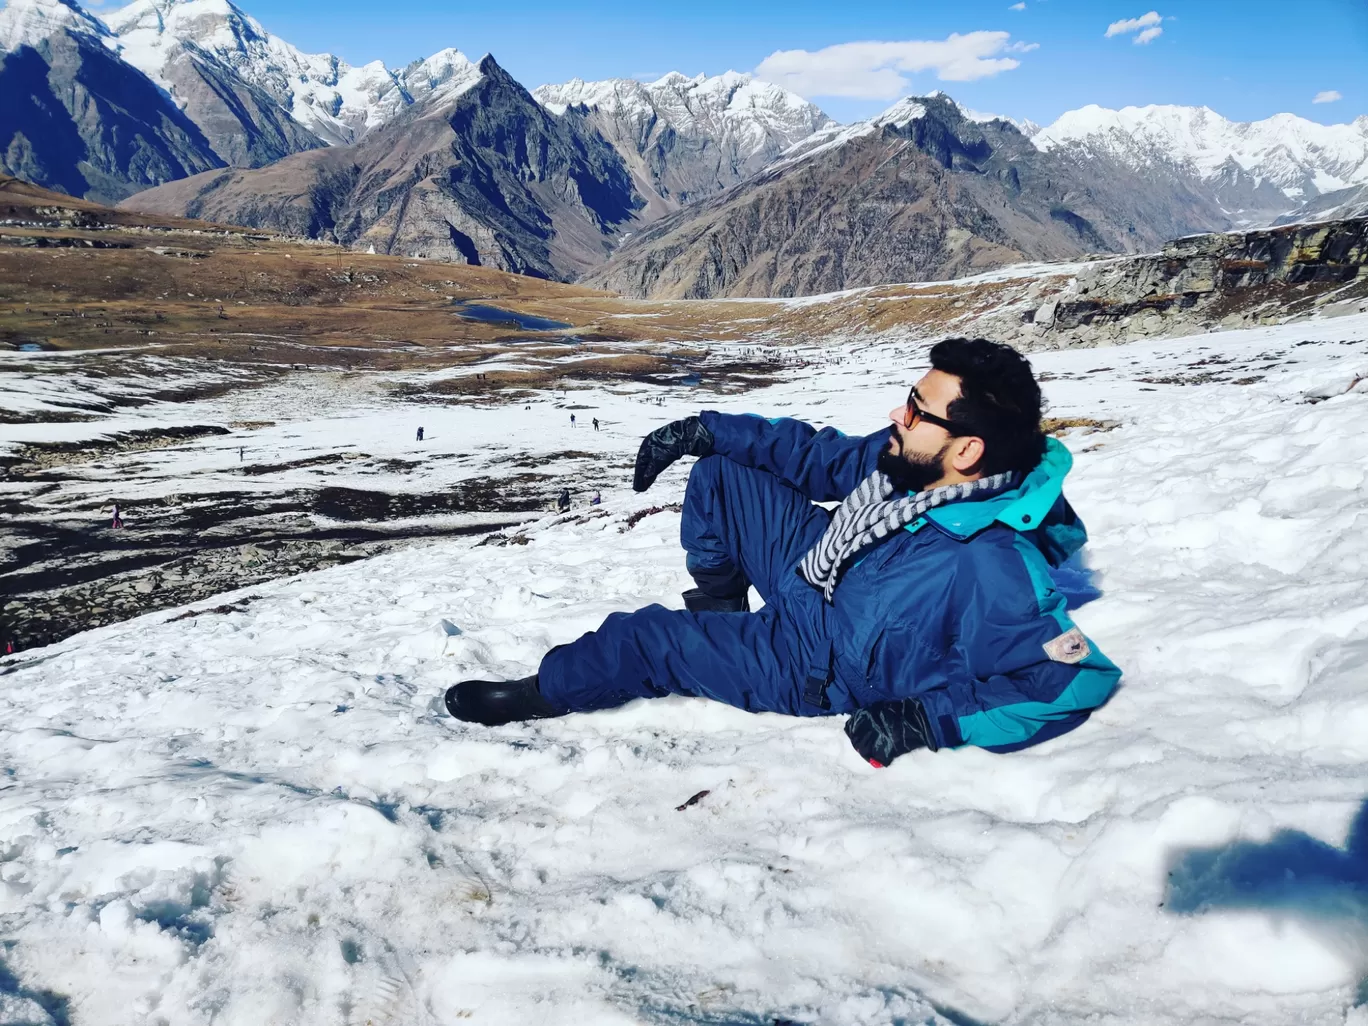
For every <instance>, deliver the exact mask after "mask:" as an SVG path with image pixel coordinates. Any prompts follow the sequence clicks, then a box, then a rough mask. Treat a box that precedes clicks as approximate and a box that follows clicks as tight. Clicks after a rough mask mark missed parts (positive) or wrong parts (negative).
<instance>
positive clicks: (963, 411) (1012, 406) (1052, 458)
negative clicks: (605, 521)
mask: <svg viewBox="0 0 1368 1026" xmlns="http://www.w3.org/2000/svg"><path fill="white" fill-rule="evenodd" d="M931 366H932V369H931V370H930V371H929V372H928V373H927V374H926V375H925V376H924V377H923V378H922V379H921V380H920V381H918V382H917V383H916V385H915V386H913V388H912V391H911V393H910V394H909V395H908V397H907V402H906V403H905V404H903V405H901V406H898V407H897V408H896V409H894V410H893V411H892V412H891V413H890V414H889V418H890V419H891V420H892V422H893V423H892V426H891V428H888V429H884V430H879V431H876V432H875V433H874V434H872V435H868V436H866V437H864V438H849V437H846V436H845V435H842V434H841V433H840V432H839V431H836V430H835V429H833V428H823V429H822V430H821V431H817V430H815V429H814V428H812V427H811V426H809V425H807V424H803V423H801V422H799V421H796V420H787V419H785V420H765V419H763V418H760V417H755V416H750V415H739V416H738V415H730V414H724V413H716V412H714V411H711V410H706V411H704V412H703V413H702V414H701V415H699V416H697V417H690V418H688V419H687V420H681V421H676V422H674V423H673V424H668V425H666V426H665V427H662V428H659V429H658V430H656V431H654V432H652V433H651V434H650V435H648V436H647V437H646V439H645V441H644V442H642V445H641V451H640V452H639V453H638V455H637V463H636V479H635V481H634V482H633V487H634V488H635V489H636V490H637V491H644V490H645V489H646V488H648V487H650V485H651V483H652V482H653V481H654V480H655V479H656V476H657V475H658V474H659V473H660V472H661V471H662V470H664V469H665V468H666V467H667V466H669V465H670V464H671V463H672V462H674V461H675V460H677V459H679V458H680V457H681V456H698V457H701V458H700V459H699V461H698V462H697V463H696V464H695V465H694V467H693V470H692V472H691V473H690V475H689V483H688V487H687V488H686V489H685V492H684V510H683V521H682V524H681V526H680V539H681V541H682V543H683V545H684V550H685V553H686V557H685V563H686V566H687V567H688V570H689V573H690V574H691V575H692V576H693V579H694V581H695V583H696V584H697V587H696V588H694V589H693V590H691V591H687V592H685V593H684V606H685V608H684V609H682V610H674V609H666V608H665V607H664V606H659V605H652V606H647V607H646V608H645V609H639V610H637V611H636V612H635V613H614V614H613V615H612V616H610V617H608V619H607V620H605V621H604V623H603V626H602V627H600V628H599V629H598V630H596V631H593V632H591V633H589V634H586V635H584V636H583V637H581V638H580V639H579V640H578V641H574V642H571V643H570V644H568V645H562V646H560V647H559V648H555V649H553V650H552V651H551V652H549V653H547V655H546V657H545V658H544V659H543V660H542V662H541V667H540V670H539V672H538V673H537V674H536V675H535V676H532V677H527V678H525V679H523V680H519V681H511V682H504V683H495V682H490V681H464V682H462V683H460V684H457V685H455V686H454V687H452V688H451V689H450V690H449V691H448V692H447V695H446V704H447V708H448V709H449V710H450V712H451V714H452V716H454V717H456V718H457V719H461V720H470V721H473V722H476V723H484V724H490V725H497V724H501V723H508V722H512V721H515V720H530V719H537V718H541V717H547V716H561V715H564V714H565V713H569V712H588V711H591V710H595V709H609V708H612V707H614V706H618V705H622V704H623V703H625V702H630V701H631V700H632V699H634V698H655V697H658V696H661V695H667V694H677V695H694V696H702V697H706V698H712V699H715V700H717V701H719V702H726V703H728V704H729V705H735V706H738V707H740V708H742V709H748V710H750V711H752V712H759V711H762V710H763V711H767V712H780V713H788V714H789V715H792V716H831V715H835V714H837V713H849V714H850V718H849V719H848V720H847V721H846V725H845V731H846V734H847V735H848V736H849V738H850V742H851V744H852V745H854V747H855V750H856V751H857V752H859V754H860V755H861V756H863V757H864V758H866V759H868V760H869V761H870V762H871V763H873V764H874V765H875V766H885V765H887V764H888V763H890V762H892V761H893V760H894V759H896V758H897V757H898V756H900V755H903V754H904V753H906V752H909V751H912V750H913V749H916V748H929V749H931V750H932V751H935V750H937V749H940V748H953V747H957V746H959V745H979V746H981V747H984V748H987V749H990V750H992V751H996V752H1010V751H1013V750H1015V749H1018V748H1023V747H1025V746H1027V745H1032V744H1036V743H1037V742H1040V741H1044V740H1046V739H1048V738H1052V737H1056V736H1057V735H1059V734H1062V733H1064V732H1065V731H1067V730H1071V729H1072V728H1074V727H1076V726H1078V725H1079V724H1080V723H1082V722H1083V721H1084V720H1085V719H1087V717H1088V713H1089V712H1090V711H1091V710H1093V709H1094V708H1096V707H1097V706H1098V705H1100V704H1101V703H1102V702H1104V701H1105V700H1106V699H1107V697H1108V696H1109V695H1110V694H1111V693H1112V691H1113V690H1114V689H1115V688H1116V684H1117V680H1118V679H1119V677H1120V675H1121V674H1120V671H1119V670H1118V669H1117V668H1116V666H1115V665H1113V664H1112V662H1111V661H1110V660H1108V659H1107V658H1106V657H1105V656H1104V655H1102V653H1101V652H1099V651H1098V650H1097V646H1096V645H1094V644H1093V643H1092V642H1090V641H1089V640H1088V639H1087V638H1086V637H1084V635H1083V633H1082V632H1081V631H1080V630H1079V629H1078V628H1077V627H1075V626H1074V624H1073V622H1072V621H1071V620H1070V619H1069V616H1068V614H1067V613H1066V612H1065V602H1064V598H1063V596H1061V595H1060V594H1059V593H1058V592H1057V591H1055V590H1054V588H1053V586H1052V585H1051V581H1050V575H1049V566H1050V565H1055V566H1057V565H1059V564H1060V563H1061V562H1062V561H1063V560H1065V559H1067V558H1068V557H1069V556H1070V555H1071V554H1072V553H1074V552H1076V551H1077V550H1078V548H1079V547H1080V546H1081V545H1082V544H1083V542H1084V541H1085V540H1086V538H1087V535H1086V533H1085V531H1084V529H1083V524H1082V522H1081V521H1080V520H1079V519H1078V517H1077V516H1076V515H1075V514H1074V511H1073V509H1072V508H1071V507H1070V506H1069V504H1068V503H1067V502H1066V501H1065V500H1064V497H1063V495H1062V494H1061V488H1062V486H1063V483H1064V475H1065V474H1066V473H1067V472H1068V470H1069V467H1070V465H1071V464H1072V462H1073V461H1072V458H1071V457H1070V455H1069V452H1068V450H1067V449H1065V448H1064V446H1063V445H1061V444H1060V443H1059V442H1057V441H1055V440H1054V439H1052V438H1046V437H1045V436H1044V435H1043V433H1042V431H1041V427H1040V413H1041V398H1040V386H1039V385H1037V384H1036V381H1035V377H1034V376H1033V374H1032V373H1031V368H1030V364H1028V363H1027V362H1026V359H1025V358H1024V357H1023V356H1021V355H1020V354H1019V353H1017V352H1016V351H1015V350H1013V349H1012V348H1010V347H1008V346H1005V345H1001V344H999V343H995V342H989V341H987V340H985V339H949V340H947V341H944V342H941V343H939V344H938V345H936V346H935V347H934V348H933V349H932V350H931ZM837 499H840V500H843V501H842V502H841V504H840V505H839V506H838V507H837V508H836V509H835V510H834V511H830V512H829V511H827V510H826V509H823V508H822V507H820V506H815V505H813V503H814V502H828V501H832V500H837ZM751 585H754V586H755V588H756V590H757V591H758V592H759V593H760V595H761V597H762V598H763V599H764V600H765V606H764V608H763V609H761V610H760V611H759V612H755V613H752V612H749V611H748V610H749V605H748V602H747V589H748V588H749V587H750V586H751Z"/></svg>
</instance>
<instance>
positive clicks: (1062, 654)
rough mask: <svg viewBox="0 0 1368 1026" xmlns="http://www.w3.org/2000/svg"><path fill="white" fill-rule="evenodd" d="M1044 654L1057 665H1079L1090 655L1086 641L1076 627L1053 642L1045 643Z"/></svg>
mask: <svg viewBox="0 0 1368 1026" xmlns="http://www.w3.org/2000/svg"><path fill="white" fill-rule="evenodd" d="M1042 647H1043V648H1044V649H1045V654H1046V655H1047V656H1049V657H1050V658H1051V659H1053V660H1054V661H1055V662H1057V663H1081V662H1082V661H1083V660H1084V659H1087V658H1088V656H1090V655H1091V654H1092V649H1091V648H1089V647H1088V639H1087V638H1085V637H1084V636H1083V632H1082V631H1080V630H1079V629H1078V628H1077V627H1075V628H1073V629H1072V630H1068V631H1065V632H1064V633H1063V634H1061V635H1060V636H1059V637H1057V638H1055V639H1054V640H1053V641H1047V642H1045V644H1044V646H1042Z"/></svg>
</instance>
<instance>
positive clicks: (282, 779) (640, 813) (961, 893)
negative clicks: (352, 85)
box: [0, 317, 1368, 1026]
mask: <svg viewBox="0 0 1368 1026" xmlns="http://www.w3.org/2000/svg"><path fill="white" fill-rule="evenodd" d="M1366 340H1368V317H1352V318H1341V319H1338V320H1334V321H1326V322H1320V323H1311V324H1301V325H1293V326H1285V327H1280V328H1273V329H1257V330H1250V331H1243V332H1232V333H1226V334H1219V335H1206V336H1200V337H1195V338H1188V339H1184V340H1181V341H1172V342H1158V343H1144V344H1139V343H1137V344H1134V345H1130V346H1126V347H1122V348H1114V349H1094V350H1075V351H1068V352H1060V353H1050V354H1037V355H1035V356H1033V357H1032V360H1033V363H1034V364H1035V366H1036V367H1037V369H1038V371H1041V372H1046V373H1047V374H1048V375H1050V380H1049V383H1048V385H1047V388H1048V394H1049V396H1050V399H1051V400H1052V403H1053V409H1052V411H1051V412H1052V414H1054V415H1055V416H1086V417H1093V418H1098V419H1103V420H1109V421H1116V422H1119V424H1120V426H1119V427H1117V428H1115V429H1114V430H1110V431H1105V432H1099V431H1093V432H1089V431H1085V430H1079V431H1076V432H1075V433H1073V434H1072V435H1071V436H1070V437H1069V438H1068V439H1067V441H1068V443H1069V445H1070V447H1071V448H1072V449H1073V450H1074V452H1075V453H1076V456H1077V463H1076V466H1075V470H1074V472H1073V475H1072V478H1071V481H1070V485H1069V488H1068V494H1069V496H1070V498H1071V500H1072V501H1073V503H1074V504H1075V506H1077V507H1078V509H1079V511H1080V512H1081V514H1082V515H1083V517H1084V518H1085V519H1086V521H1087V522H1088V525H1089V528H1090V531H1091V535H1092V541H1091V544H1090V545H1089V547H1088V549H1087V550H1086V559H1085V561H1084V565H1083V566H1080V567H1075V568H1073V569H1072V570H1070V571H1069V572H1067V573H1066V574H1065V575H1064V578H1065V580H1064V583H1065V584H1066V586H1067V588H1068V590H1069V591H1070V592H1071V593H1072V594H1075V595H1077V596H1078V597H1079V599H1080V601H1083V602H1084V604H1082V605H1081V606H1080V608H1078V609H1077V610H1076V613H1075V615H1076V617H1077V619H1078V621H1079V623H1080V624H1081V625H1082V626H1083V628H1084V629H1085V630H1086V631H1087V632H1088V633H1089V634H1090V635H1091V636H1092V637H1093V638H1094V639H1095V640H1096V641H1097V642H1098V643H1099V644H1100V645H1101V647H1102V648H1103V649H1104V650H1105V651H1106V652H1107V654H1108V655H1109V656H1111V658H1112V659H1114V660H1115V661H1116V662H1117V663H1118V664H1119V665H1120V666H1121V667H1122V668H1123V669H1124V670H1125V672H1126V676H1125V679H1124V681H1123V687H1122V690H1121V691H1120V692H1119V693H1118V695H1117V696H1116V697H1115V698H1114V699H1113V701H1112V702H1111V703H1110V704H1109V705H1108V706H1106V707H1105V708H1104V709H1102V710H1101V711H1100V712H1099V713H1097V714H1096V715H1095V716H1094V717H1093V718H1092V720H1091V721H1090V722H1089V723H1088V724H1086V725H1085V726H1084V727H1082V728H1080V729H1079V730H1077V731H1075V732H1073V733H1071V734H1069V735H1066V736H1065V737H1062V738H1060V739H1057V740H1055V741H1052V742H1050V743H1048V744H1045V745H1042V746H1040V747H1037V748H1035V749H1032V750H1029V751H1027V752H1023V753H1018V754H1014V755H1007V756H999V755H991V754H988V753H985V752H982V751H978V750H962V751H955V752H940V753H934V754H933V753H928V752H920V753H916V754H913V755H911V756H908V757H905V758H903V759H900V760H899V761H898V762H897V763H896V764H895V765H894V766H892V767H891V768H889V769H886V770H881V771H878V770H874V769H871V768H870V767H869V766H868V765H867V764H865V763H864V762H863V761H862V760H860V759H859V758H858V757H857V756H855V754H854V753H853V752H852V751H851V750H850V748H849V746H848V744H847V742H846V739H845V737H844V736H843V734H842V733H841V729H840V721H839V719H833V720H795V719H788V718H783V717H778V716H771V715H760V716H754V715H749V714H746V713H743V712H740V711H737V710H733V709H729V708H725V707H721V706H716V705H712V704H709V703H706V702H703V701H696V700H685V699H666V700H659V701H655V702H649V703H646V702H639V703H636V704H634V705H632V706H629V707H626V708H624V709H621V710H617V711H614V712H609V713H600V714H595V715H584V716H571V717H567V718H565V719H563V720H558V721H549V722H544V723H539V724H535V725H530V726H510V727H506V728H499V729H486V728H480V727H472V726H467V725H463V724H458V723H455V722H453V721H452V720H451V719H449V718H448V717H446V716H445V715H444V714H443V713H442V712H441V703H440V695H441V693H442V691H443V689H445V688H446V687H447V686H448V685H449V684H451V683H453V682H455V681H457V680H461V679H463V678H467V677H472V676H485V675H497V676H505V675H507V676H520V675H522V674H525V673H527V672H530V671H531V670H532V669H534V668H535V667H536V665H537V662H538V660H539V658H540V656H541V654H542V653H543V652H544V651H545V650H546V649H547V648H548V647H549V646H551V645H554V644H558V643H560V642H564V641H567V640H570V639H572V638H574V637H576V636H577V635H578V634H579V633H581V632H582V631H585V630H588V629H592V628H593V627H595V626H596V625H597V624H598V623H599V622H600V620H601V619H602V618H603V617H604V616H605V615H606V614H607V613H609V612H611V611H613V610H618V609H630V608H634V607H636V606H639V605H642V604H645V603H648V602H652V601H659V602H664V603H667V604H678V602H679V598H678V593H679V592H680V590H682V589H683V588H684V587H685V586H686V585H687V583H688V582H687V579H686V575H685V573H684V569H683V561H682V558H681V554H680V551H679V549H678V544H677V529H678V515H677V514H674V513H671V512H668V511H663V512H659V513H655V514H654V515H650V516H646V517H645V518H643V519H641V520H640V521H639V522H638V523H636V525H635V526H634V527H632V528H631V529H630V530H627V529H626V528H627V515H628V514H629V513H631V512H632V511H633V510H637V509H641V508H644V507H646V506H649V505H652V504H656V503H665V502H669V501H677V500H678V498H679V496H680V493H681V491H682V487H683V482H684V480H685V474H686V469H687V468H685V467H682V466H681V467H677V468H674V469H672V470H671V471H670V472H669V473H667V474H666V475H665V476H664V477H663V478H662V480H661V481H660V482H659V483H658V484H657V485H656V486H655V488H653V489H652V491H651V492H648V493H647V494H646V495H644V496H634V495H632V494H631V493H630V492H628V491H627V490H626V489H625V487H624V488H622V489H620V490H618V491H607V492H605V500H606V505H605V507H604V510H603V515H601V516H596V515H593V514H592V513H590V512H589V511H588V510H587V509H585V508H580V509H578V510H576V511H575V512H574V513H572V515H571V516H569V517H566V518H559V517H553V518H548V519H545V520H542V521H539V522H538V523H537V524H535V525H533V526H532V527H530V528H528V529H527V536H528V538H529V541H528V543H527V544H526V545H514V544H510V545H506V546H489V545H487V546H475V545H473V544H472V543H470V542H461V541H451V542H442V543H440V544H434V545H429V546H424V547H421V548H411V549H407V550H404V551H401V552H397V553H393V554H390V555H387V556H384V557H380V558H377V559H373V560H367V561H363V562H360V563H355V564H352V565H349V566H346V567H338V568H334V569H332V570H327V571H323V572H319V573H316V574H311V575H308V576H305V577H300V578H296V579H293V580H288V581H280V582H276V583H275V584H272V585H267V586H262V587H257V588H253V589H251V590H250V592H244V593H238V594H236V595H233V596H228V597H226V598H225V599H223V600H220V601H222V602H224V603H225V604H226V603H227V602H229V601H234V602H235V608H234V609H233V610H231V611H228V612H208V611H206V612H203V613H202V614H201V615H198V616H194V617H189V618H183V619H177V620H174V621H173V620H172V618H171V617H172V614H169V613H165V612H163V613H159V614H155V615H151V616H147V617H144V618H142V619H141V620H135V621H131V622H126V623H123V624H120V625H117V626H113V627H108V628H103V629H101V630H98V631H94V632H90V633H87V634H83V635H80V636H77V637H74V638H71V639H69V640H67V641H65V642H63V643H61V644H59V645H56V646H53V647H51V648H48V649H43V650H38V651H35V652H30V653H23V654H22V655H21V656H19V657H15V658H11V659H9V660H5V661H3V662H0V675H2V676H0V761H2V763H3V765H0V881H2V882H3V889H0V937H2V938H3V940H2V941H0V959H3V964H4V969H3V970H0V1022H36V1023H43V1024H47V1023H57V1022H65V1021H70V1022H73V1023H80V1024H82V1026H86V1024H90V1026H94V1024H103V1023H135V1022H136V1023H167V1024H181V1023H187V1024H193V1023H206V1024H207V1023H214V1024H218V1026H228V1024H232V1026H237V1024H242V1026H257V1024H261V1023H308V1024H320V1026H323V1024H338V1023H356V1024H362V1023H374V1024H379V1023H404V1024H412V1023H428V1024H436V1023H458V1022H480V1023H498V1024H505V1023H538V1024H556V1023H567V1024H570V1023H574V1024H579V1023H605V1024H606V1023H715V1024H741V1023H744V1024H756V1026H759V1024H762V1023H764V1024H768V1023H772V1022H774V1021H776V1020H785V1019H787V1020H792V1021H795V1022H802V1023H839V1024H846V1023H849V1024H855V1023H860V1024H883V1023H913V1022H938V1023H940V1022H951V1023H957V1024H964V1023H974V1022H978V1023H986V1022H993V1023H999V1022H1000V1023H1063V1022H1077V1021H1083V1020H1087V1021H1090V1022H1094V1023H1121V1022H1128V1023H1129V1022H1135V1023H1161V1024H1162V1023H1192V1022H1199V1023H1236V1022H1238V1023H1261V1024H1262V1023H1282V1022H1305V1023H1317V1024H1320V1023H1325V1024H1330V1023H1334V1024H1340V1023H1345V1022H1351V1023H1356V1024H1361V1023H1363V1022H1365V1021H1368V1014H1365V1010H1361V1009H1355V1008H1353V1007H1352V1006H1353V1005H1354V1004H1355V1002H1356V1000H1357V999H1358V997H1359V996H1360V990H1359V988H1360V981H1361V980H1362V979H1363V978H1364V976H1365V973H1368V822H1366V823H1365V824H1364V825H1361V826H1359V827H1358V828H1354V827H1353V826H1352V824H1353V821H1354V819H1355V817H1356V816H1357V815H1358V814H1359V811H1360V809H1361V808H1362V807H1363V803H1364V802H1365V797H1366V796H1368V772H1365V770H1364V763H1365V760H1366V759H1368V687H1365V685H1366V684H1368V584H1366V583H1365V580H1366V579H1368V531H1365V528H1368V497H1365V483H1368V391H1365V389H1366V388H1368V386H1365V385H1364V384H1363V381H1364V378H1365V376H1368V341H1366ZM837 351H839V352H840V353H841V354H843V355H845V356H846V357H847V359H846V362H844V363H842V364H839V365H836V366H831V367H827V368H824V369H821V370H808V371H804V372H801V373H803V374H804V375H805V376H804V377H803V378H802V379H801V380H793V381H791V382H789V383H786V384H780V385H776V386H772V387H770V388H768V389H765V390H763V391H761V392H758V393H752V394H751V395H749V396H746V397H744V398H738V399H734V400H724V401H719V403H718V405H719V406H721V407H723V408H727V409H737V410H740V409H752V410H755V411H757V412H764V413H768V414H779V415H794V416H802V417H805V418H808V419H810V420H813V421H816V422H822V423H833V424H836V425H838V426H841V427H843V428H846V429H849V430H851V431H861V430H871V429H873V428H874V427H875V426H877V425H878V424H879V423H880V421H881V420H882V417H883V411H884V410H886V409H888V408H891V407H893V406H895V405H897V404H898V403H900V402H901V400H902V397H903V396H904V395H905V390H906V387H907V384H908V382H909V380H910V378H911V377H912V375H913V373H914V372H913V371H912V370H910V369H908V367H909V366H910V364H911V362H912V361H913V359H914V357H915V353H916V352H917V348H916V347H915V346H910V345H909V346H904V347H891V346H888V345H884V346H880V347H861V346H859V345H856V344H853V343H851V344H846V345H843V346H841V347H840V348H839V350H837ZM1227 359H1228V360H1230V361H1231V362H1220V361H1225V360H1227ZM1145 378H1149V379H1152V380H1151V381H1144V380H1141V379H1145ZM1184 382H1185V383H1184ZM1236 382H1244V383H1236ZM1356 382H1357V384H1356ZM623 398H624V402H623V405H622V408H621V410H620V411H615V414H614V417H613V419H614V420H615V421H618V422H619V423H617V424H615V425H614V430H613V431H612V432H600V436H599V437H598V438H597V439H596V440H595V442H596V444H601V445H605V446H611V447H615V451H616V453H617V456H618V457H620V458H621V459H623V460H625V459H627V458H628V457H629V456H630V454H631V451H632V450H633V449H634V447H635V442H636V434H637V433H639V431H640V430H642V429H643V428H645V427H647V426H649V425H650V424H652V423H654V422H655V421H656V420H658V419H662V418H664V417H667V416H674V415H677V414H678V413H680V412H683V411H682V410H680V409H668V408H667V409H660V408H657V407H655V406H654V405H649V406H648V405H646V404H644V403H642V402H640V401H639V400H630V401H629V400H628V397H623ZM1313 400H1314V401H1313ZM673 405H677V404H673ZM450 415H451V416H452V417H456V416H458V415H459V417H460V418H463V419H462V420H460V422H459V424H457V423H456V422H454V421H453V424H452V427H453V429H454V428H457V427H459V428H460V430H462V431H467V430H468V431H469V432H471V435H470V437H471V438H495V437H503V438H505V439H508V440H513V439H516V440H517V444H519V445H529V446H533V447H535V446H537V445H543V446H545V447H546V451H548V452H550V451H554V450H553V448H552V447H553V446H554V447H559V448H564V447H565V439H564V437H563V435H560V433H559V432H558V433H557V434H558V437H556V438H555V439H554V440H552V441H549V442H533V441H529V440H528V439H529V436H532V435H535V433H536V432H538V431H541V430H543V425H542V424H541V423H540V418H535V419H533V420H531V421H529V419H528V415H527V412H526V411H525V410H524V409H523V408H522V407H521V406H517V407H513V408H502V409H496V408H495V409H476V408H469V407H462V408H460V409H459V410H458V411H455V412H452V413H451V414H450ZM429 429H430V430H433V428H431V427H430V428H429ZM405 434H407V427H406V428H405ZM615 458H616V457H615ZM624 479H625V474H624ZM1089 598H1091V601H1086V600H1087V599H1089ZM838 600H839V593H838ZM210 605H211V603H203V604H200V605H199V606H196V607H194V608H195V609H207V607H208V606H210ZM704 791H706V792H707V794H706V795H704V796H703V797H702V798H701V799H699V800H698V801H696V802H695V803H694V804H693V805H689V806H686V807H682V808H681V806H684V805H685V802H686V800H687V799H689V798H691V797H692V796H695V795H697V794H699V793H700V792H704Z"/></svg>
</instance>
